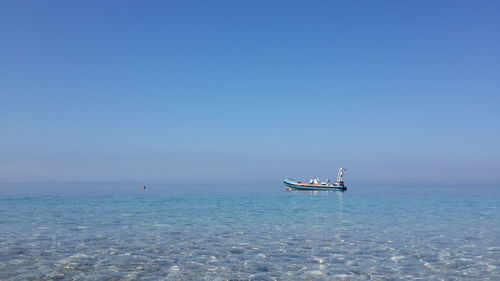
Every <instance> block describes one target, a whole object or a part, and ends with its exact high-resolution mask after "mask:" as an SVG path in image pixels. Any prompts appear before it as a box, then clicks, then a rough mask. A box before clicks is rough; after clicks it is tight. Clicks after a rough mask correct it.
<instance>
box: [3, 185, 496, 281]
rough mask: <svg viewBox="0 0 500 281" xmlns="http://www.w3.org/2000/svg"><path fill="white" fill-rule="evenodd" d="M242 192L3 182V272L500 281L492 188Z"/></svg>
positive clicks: (44, 276) (66, 276)
mask: <svg viewBox="0 0 500 281" xmlns="http://www.w3.org/2000/svg"><path fill="white" fill-rule="evenodd" d="M249 189H250V188H249ZM249 189H246V191H248V190H249ZM47 190H50V192H48V191H47ZM228 190H230V191H228ZM237 190H238V189H237V188H234V189H232V190H231V189H227V188H226V189H224V190H222V191H220V192H214V193H210V192H201V193H197V192H193V191H194V189H193V190H190V189H189V188H178V189H175V190H174V191H172V190H171V189H170V188H168V187H162V188H160V187H150V188H149V189H147V190H146V191H141V190H140V189H139V188H138V187H134V188H128V187H120V186H117V187H107V188H103V189H99V188H87V187H85V186H84V185H83V186H76V187H70V186H61V185H59V186H58V187H57V188H50V185H48V186H45V187H44V188H40V187H30V188H28V189H26V188H24V189H23V188H18V187H17V186H16V185H5V184H4V185H2V186H1V191H2V194H1V196H0V280H488V279H489V280H500V192H497V191H495V189H494V188H493V189H490V190H486V191H484V192H482V191H471V190H466V189H464V190H462V191H458V192H457V191H454V190H453V189H452V188H443V189H440V188H438V187H434V188H430V189H427V190H426V189H422V190H414V189H408V188H397V187H395V188H392V189H390V190H387V189H381V188H379V189H377V188H373V189H368V188H359V189H357V188H355V187H351V189H350V190H348V191H347V192H345V193H339V192H285V191H281V186H280V185H277V186H275V187H272V186H271V187H269V189H268V190H269V191H266V189H265V188H260V189H259V188H256V190H258V191H257V192H254V193H252V192H245V193H244V194H239V193H238V192H237ZM250 190H251V189H250ZM270 190H272V191H270ZM183 191H184V192H183ZM436 191H437V192H436Z"/></svg>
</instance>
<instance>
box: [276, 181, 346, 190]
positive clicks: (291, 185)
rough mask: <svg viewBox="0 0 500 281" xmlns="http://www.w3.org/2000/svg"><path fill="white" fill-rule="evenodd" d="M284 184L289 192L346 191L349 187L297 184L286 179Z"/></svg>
mask: <svg viewBox="0 0 500 281" xmlns="http://www.w3.org/2000/svg"><path fill="white" fill-rule="evenodd" d="M283 183H284V184H285V185H286V187H287V189H289V190H313V191H320V190H321V191H345V190H347V187H345V186H343V185H335V184H334V185H330V186H327V185H322V184H307V183H302V182H297V181H294V180H291V179H284V180H283Z"/></svg>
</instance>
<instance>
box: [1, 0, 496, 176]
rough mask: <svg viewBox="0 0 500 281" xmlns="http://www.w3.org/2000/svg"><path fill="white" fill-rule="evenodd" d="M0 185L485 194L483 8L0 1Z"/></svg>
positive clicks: (492, 14)
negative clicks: (287, 181) (328, 184)
mask: <svg viewBox="0 0 500 281" xmlns="http://www.w3.org/2000/svg"><path fill="white" fill-rule="evenodd" d="M0 43H1V44H0V181H4V182H16V181H19V182H22V181H25V182H26V181H28V182H33V181H35V182H36V181H42V182H47V181H48V182H50V181H76V182H85V181H90V182H96V181H120V182H123V181H133V182H175V181H191V180H193V181H194V180H196V181H201V180H203V179H206V180H207V181H210V182H218V181H226V182H227V181H229V182H230V181H246V182H249V181H254V182H259V181H261V182H273V181H280V180H281V179H282V178H283V177H292V178H297V179H301V178H306V177H312V176H318V177H321V178H323V177H327V176H328V177H331V178H333V177H334V176H335V174H336V170H337V168H338V167H341V166H345V167H348V168H350V169H349V173H348V174H347V178H346V180H347V181H351V182H381V183H382V182H383V183H385V182H394V183H397V182H422V181H424V180H428V181H431V182H436V183H453V182H500V2H499V1H35V0H33V1H23V0H22V1H9V0H6V1H1V3H0Z"/></svg>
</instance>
